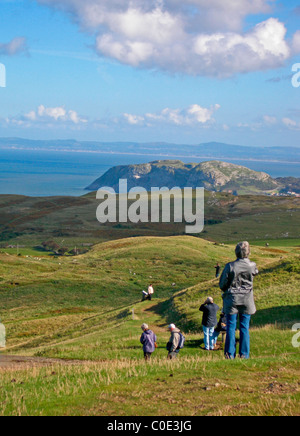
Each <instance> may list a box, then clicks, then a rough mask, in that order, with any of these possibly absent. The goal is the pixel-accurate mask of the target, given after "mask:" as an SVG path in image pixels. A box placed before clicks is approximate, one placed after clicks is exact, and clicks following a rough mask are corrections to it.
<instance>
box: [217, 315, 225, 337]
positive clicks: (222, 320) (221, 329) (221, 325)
mask: <svg viewBox="0 0 300 436" xmlns="http://www.w3.org/2000/svg"><path fill="white" fill-rule="evenodd" d="M215 331H216V332H218V333H221V332H226V331H227V319H226V315H224V313H222V314H221V316H220V319H219V322H218V325H217V327H216V328H215Z"/></svg>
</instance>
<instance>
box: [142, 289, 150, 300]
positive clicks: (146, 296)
mask: <svg viewBox="0 0 300 436" xmlns="http://www.w3.org/2000/svg"><path fill="white" fill-rule="evenodd" d="M148 297H149V294H148V292H146V291H143V292H142V301H145V300H148Z"/></svg>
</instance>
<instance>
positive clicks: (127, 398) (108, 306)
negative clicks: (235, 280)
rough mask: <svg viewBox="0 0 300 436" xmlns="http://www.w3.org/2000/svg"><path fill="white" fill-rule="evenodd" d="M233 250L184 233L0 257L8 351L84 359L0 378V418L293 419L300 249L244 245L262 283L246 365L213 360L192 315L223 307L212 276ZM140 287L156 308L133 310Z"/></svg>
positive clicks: (144, 306) (0, 289)
mask: <svg viewBox="0 0 300 436" xmlns="http://www.w3.org/2000/svg"><path fill="white" fill-rule="evenodd" d="M232 252H233V246H217V245H214V244H212V243H208V242H205V241H203V240H199V239H196V238H191V237H186V236H185V237H173V238H163V239H160V238H138V239H129V240H122V241H115V242H108V243H105V244H101V245H99V246H96V247H94V248H93V250H92V251H91V252H90V253H88V254H87V255H84V256H80V257H78V258H77V259H76V260H75V262H74V259H69V258H63V259H61V260H59V261H58V260H54V259H49V258H42V260H40V261H39V260H35V259H32V258H26V257H25V258H23V257H21V258H20V257H19V258H18V257H16V256H7V255H0V280H1V282H0V293H1V302H2V307H3V309H2V317H3V321H4V323H5V325H6V327H7V331H8V350H7V352H8V353H10V354H20V355H31V356H34V355H35V356H45V357H60V358H71V359H82V360H83V363H82V364H81V365H78V364H77V365H75V366H70V367H65V366H57V365H55V366H53V367H50V368H35V369H31V370H30V371H29V372H28V371H25V370H19V371H16V370H13V371H6V372H4V373H1V372H0V384H1V386H3V387H5V389H4V390H2V392H3V395H4V396H3V397H2V400H1V401H0V403H1V406H0V413H3V414H16V413H20V414H40V413H42V414H62V413H63V414H92V415H93V414H100V415H101V414H103V415H113V414H123V415H139V414H144V413H145V409H144V408H142V407H141V404H143V403H144V402H147V404H149V406H148V408H147V410H146V412H147V413H148V414H149V415H152V416H153V415H172V416H174V415H178V414H179V415H193V414H196V415H204V414H214V415H216V414H220V415H222V414H226V415H228V414H229V415H230V414H233V415H238V414H263V415H265V414H288V415H292V414H294V415H295V414H297V413H298V412H299V408H298V403H299V383H298V380H299V375H300V374H299V349H295V348H293V347H292V345H291V339H292V335H293V334H292V332H291V327H292V325H293V323H294V322H296V321H298V322H299V319H300V310H299V308H300V299H299V267H298V265H299V247H278V246H277V247H272V248H269V249H266V248H264V247H255V248H253V259H254V260H256V261H257V263H258V265H259V267H260V269H261V270H262V274H261V275H260V277H259V278H258V279H257V280H256V302H257V307H258V313H257V315H256V316H255V317H254V318H253V326H252V334H251V336H252V359H251V360H250V361H248V362H241V361H236V362H226V361H224V358H223V353H222V351H218V352H214V353H212V354H206V353H205V352H203V351H201V350H200V349H199V345H200V344H201V343H202V335H201V333H200V315H199V311H198V308H199V306H200V303H201V302H202V301H203V300H204V299H205V298H206V296H207V295H208V294H211V295H213V296H215V298H216V301H217V302H219V303H220V304H221V298H220V292H219V290H218V287H217V283H216V281H215V280H213V274H214V269H213V267H214V264H215V262H216V261H217V260H218V261H220V262H221V263H222V264H224V263H225V262H227V261H228V260H231V259H232ZM134 274H135V275H134ZM150 277H151V278H150ZM13 281H18V283H19V285H17V286H14V285H10V283H12V282H13ZM149 281H152V282H153V283H154V284H155V288H156V290H157V292H156V299H155V300H154V301H153V302H152V303H149V302H146V303H140V302H139V299H140V292H141V290H142V289H143V288H145V286H146V285H147V284H148V283H149ZM173 282H176V286H175V287H172V286H171V284H172V283H173ZM185 288H188V289H187V290H186V291H182V289H185ZM132 309H134V311H135V319H134V320H133V319H132ZM171 320H172V321H175V322H176V323H177V324H178V325H180V326H181V327H182V329H183V330H184V331H185V332H186V334H187V339H188V341H187V346H186V348H185V350H184V351H183V352H182V353H181V359H180V360H179V361H178V362H176V363H172V362H171V363H170V362H167V361H166V360H165V357H166V350H165V343H166V342H167V340H168V333H167V331H166V325H167V323H168V322H170V321H171ZM142 322H148V323H149V324H150V325H151V326H153V328H154V330H155V331H156V333H157V335H158V337H159V348H158V350H157V352H156V357H155V359H154V361H153V362H152V363H151V364H150V365H144V363H143V360H142V353H141V347H140V345H139V342H138V340H139V336H140V325H141V323H142ZM87 360H92V361H93V362H87ZM12 380H13V381H14V382H13V383H12V382H11V381H12ZM149 398H151V399H152V400H151V401H150V402H149ZM262 399H263V400H262Z"/></svg>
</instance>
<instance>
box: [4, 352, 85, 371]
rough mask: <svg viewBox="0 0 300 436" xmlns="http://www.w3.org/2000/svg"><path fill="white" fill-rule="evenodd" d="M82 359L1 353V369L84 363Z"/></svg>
mask: <svg viewBox="0 0 300 436" xmlns="http://www.w3.org/2000/svg"><path fill="white" fill-rule="evenodd" d="M84 363H86V361H82V360H63V359H47V358H44V357H23V356H5V355H2V354H0V371H2V370H15V369H20V370H21V369H28V368H33V367H37V366H39V367H40V366H53V365H83V364H84Z"/></svg>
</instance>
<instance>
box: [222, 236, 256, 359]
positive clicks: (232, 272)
mask: <svg viewBox="0 0 300 436" xmlns="http://www.w3.org/2000/svg"><path fill="white" fill-rule="evenodd" d="M235 253H236V256H237V260H236V261H235V262H231V263H228V264H227V265H226V267H225V269H224V271H223V273H222V276H221V278H220V288H221V289H222V291H223V292H224V293H223V301H224V313H225V314H226V319H227V337H226V343H225V357H226V358H227V359H235V357H236V339H235V331H236V327H237V319H238V317H239V321H240V349H239V355H240V357H241V358H243V359H248V358H249V357H250V334H249V328H250V321H251V315H254V314H255V313H256V307H255V303H254V294H253V278H254V276H256V275H257V274H258V269H257V266H256V264H255V263H254V262H251V261H250V259H249V256H250V245H249V243H248V242H246V241H244V242H240V243H239V244H238V245H237V246H236V249H235Z"/></svg>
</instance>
